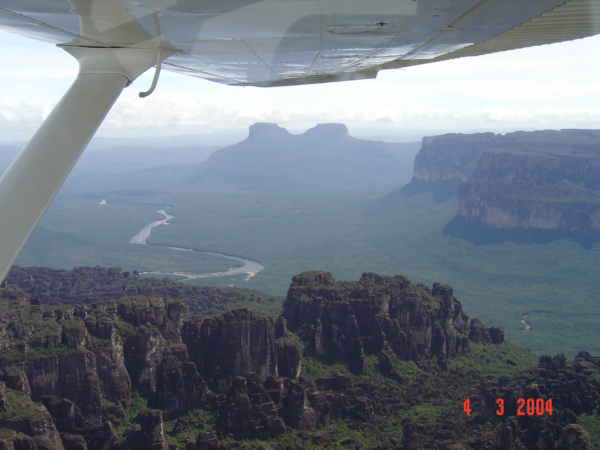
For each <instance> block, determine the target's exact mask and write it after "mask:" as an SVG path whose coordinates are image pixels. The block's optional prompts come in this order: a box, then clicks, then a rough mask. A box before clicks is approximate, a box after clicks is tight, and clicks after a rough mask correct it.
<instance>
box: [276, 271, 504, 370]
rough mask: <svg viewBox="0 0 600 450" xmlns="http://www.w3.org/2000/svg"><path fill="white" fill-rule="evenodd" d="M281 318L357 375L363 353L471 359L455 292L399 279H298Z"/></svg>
mask: <svg viewBox="0 0 600 450" xmlns="http://www.w3.org/2000/svg"><path fill="white" fill-rule="evenodd" d="M283 316H284V317H285V319H286V321H287V324H288V326H289V327H296V328H299V329H300V335H301V336H302V337H303V338H304V339H305V340H309V341H310V342H311V343H312V344H313V345H314V347H315V349H316V351H317V352H318V353H321V354H323V353H325V351H326V348H327V346H335V347H336V349H337V350H338V351H339V353H340V355H341V356H342V357H343V358H345V359H346V360H348V362H349V363H350V366H351V368H352V369H353V370H354V371H356V372H358V373H362V372H363V371H364V361H365V352H369V353H380V352H383V353H387V354H389V353H390V351H392V353H393V354H394V355H396V356H398V357H399V358H402V359H405V360H414V361H418V360H423V359H426V358H429V357H431V356H440V357H443V358H447V357H451V356H454V355H456V354H461V353H464V354H468V353H469V340H468V337H469V325H468V320H469V318H468V317H467V315H466V314H465V313H464V312H463V311H462V307H461V305H460V303H459V302H458V300H456V298H455V297H454V296H453V291H452V288H451V287H450V286H445V285H441V284H439V283H436V284H434V285H433V288H432V289H429V288H427V287H425V286H423V285H419V286H415V285H413V284H411V282H410V280H409V279H408V278H406V277H402V276H400V275H396V276H395V277H386V276H380V275H376V274H373V273H365V274H363V276H362V277H361V278H360V280H359V281H357V282H336V281H335V279H334V278H333V277H332V276H331V274H330V273H328V272H305V273H302V274H300V275H296V276H295V277H294V278H293V281H292V284H291V286H290V289H289V291H288V296H287V298H286V300H285V302H284V305H283ZM498 339H499V338H498ZM488 340H489V341H490V342H491V340H490V339H488ZM384 364H385V363H384Z"/></svg>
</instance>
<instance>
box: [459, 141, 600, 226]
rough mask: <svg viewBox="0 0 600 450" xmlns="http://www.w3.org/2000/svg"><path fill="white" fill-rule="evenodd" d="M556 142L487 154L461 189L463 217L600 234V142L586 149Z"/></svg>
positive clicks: (485, 222)
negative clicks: (598, 232)
mask: <svg viewBox="0 0 600 450" xmlns="http://www.w3.org/2000/svg"><path fill="white" fill-rule="evenodd" d="M553 138H554V136H552V134H550V133H548V134H547V135H541V136H539V139H538V142H537V143H535V144H534V143H527V144H525V145H523V144H521V145H518V144H519V143H518V142H517V143H515V145H514V146H502V147H497V148H495V149H493V150H491V151H488V152H486V153H484V154H483V155H482V156H481V158H480V159H479V163H478V165H477V170H476V171H475V173H474V174H473V176H472V177H471V179H470V180H468V181H466V182H465V183H463V184H462V185H461V187H460V196H459V198H460V204H459V211H458V215H457V217H458V218H460V219H463V220H464V221H465V222H466V223H472V224H483V225H488V226H492V227H495V228H500V229H513V230H529V229H534V230H553V231H560V232H568V233H570V232H576V233H589V232H597V231H600V140H598V144H597V147H593V148H586V145H587V144H588V140H587V139H586V140H584V143H583V144H581V147H583V148H580V147H578V146H577V145H575V144H573V143H571V145H570V146H569V145H568V143H569V142H570V141H569V140H568V139H563V140H565V141H566V142H564V147H563V146H560V141H559V142H558V143H557V142H555V141H554V139H553ZM599 139H600V136H599ZM597 152H598V153H597Z"/></svg>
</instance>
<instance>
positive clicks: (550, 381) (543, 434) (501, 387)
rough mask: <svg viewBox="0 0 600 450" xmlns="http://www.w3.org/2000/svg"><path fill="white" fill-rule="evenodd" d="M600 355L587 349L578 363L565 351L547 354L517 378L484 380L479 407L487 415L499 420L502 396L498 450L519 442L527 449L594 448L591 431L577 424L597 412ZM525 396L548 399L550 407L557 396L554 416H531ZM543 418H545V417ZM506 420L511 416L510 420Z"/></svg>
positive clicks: (545, 401) (581, 354)
mask: <svg viewBox="0 0 600 450" xmlns="http://www.w3.org/2000/svg"><path fill="white" fill-rule="evenodd" d="M599 380H600V358H599V357H592V356H590V354H589V353H588V352H586V351H581V352H579V354H578V355H577V357H576V358H575V359H574V360H573V361H572V362H567V360H566V357H565V355H563V354H560V355H557V356H555V357H551V356H550V355H543V356H542V357H540V360H539V367H538V369H537V370H535V371H531V372H527V373H524V374H522V375H521V376H520V377H518V378H517V379H509V378H507V377H502V378H500V379H499V380H497V381H494V380H491V379H488V380H482V381H481V386H480V391H479V398H478V405H479V415H480V416H481V417H482V418H484V419H495V418H498V416H497V413H496V411H497V410H498V405H497V400H498V399H502V400H503V402H504V403H503V404H504V411H505V414H504V416H503V420H504V423H503V425H502V427H501V428H500V430H499V431H498V434H497V436H496V440H495V445H494V449H496V450H501V449H505V448H513V447H514V445H515V443H516V442H517V440H519V441H521V442H522V443H524V444H525V445H526V446H527V448H533V447H534V445H537V446H538V448H540V449H542V448H544V449H567V448H581V449H584V448H585V449H588V448H590V443H589V434H588V433H587V431H585V430H584V429H583V428H581V427H580V426H578V425H576V424H575V422H576V421H577V416H579V415H580V414H584V413H585V414H589V415H592V414H595V411H596V410H597V408H598V403H597V402H598V399H600V383H599ZM519 399H526V400H527V399H533V400H534V401H536V408H538V406H537V400H538V399H542V401H543V404H544V408H546V409H547V408H548V406H547V405H548V401H549V400H551V405H550V406H551V407H552V409H553V411H552V414H551V415H550V414H548V413H547V412H545V413H544V414H540V415H537V409H536V414H534V415H529V414H526V413H525V411H526V408H525V407H522V408H521V412H522V413H523V414H522V415H519V414H517V412H518V408H519V406H520V404H519ZM539 416H543V417H542V418H543V421H540V417H539ZM504 418H506V419H504Z"/></svg>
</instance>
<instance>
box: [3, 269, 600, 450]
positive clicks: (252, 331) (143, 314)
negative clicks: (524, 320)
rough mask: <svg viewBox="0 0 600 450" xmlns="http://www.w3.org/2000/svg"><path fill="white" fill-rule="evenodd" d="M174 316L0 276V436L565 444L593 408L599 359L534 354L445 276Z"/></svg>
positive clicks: (181, 305)
mask: <svg viewBox="0 0 600 450" xmlns="http://www.w3.org/2000/svg"><path fill="white" fill-rule="evenodd" d="M37 303H39V302H37ZM185 310H186V300H185V299H177V300H174V299H170V300H164V299H163V298H160V297H139V296H135V297H132V296H130V297H125V298H121V299H118V300H115V301H108V302H95V303H92V304H81V305H62V306H61V305H40V304H33V303H32V301H31V298H30V297H29V296H28V295H27V294H26V293H24V292H23V291H22V290H20V289H18V288H16V287H14V286H8V287H6V288H0V350H1V352H0V448H7V449H29V450H36V449H39V450H41V449H46V450H62V449H66V450H70V449H78V450H100V449H103V450H125V449H132V450H136V449H140V450H141V449H154V450H167V449H169V450H184V449H185V450H190V449H193V450H205V449H219V450H228V449H250V448H257V447H260V448H265V447H269V448H273V449H277V450H284V449H288V448H289V449H305V448H309V449H310V448H325V447H331V448H342V447H344V448H345V447H349V448H371V449H374V448H386V449H397V448H403V449H404V448H419V447H420V448H454V447H453V445H455V444H457V443H458V444H460V445H461V446H462V447H461V448H464V449H471V450H483V449H494V450H501V449H505V448H520V447H523V446H525V448H533V447H531V445H533V444H532V443H538V442H541V443H542V444H543V445H545V447H539V448H562V447H560V445H562V442H563V441H564V442H567V443H572V442H574V441H573V439H580V438H581V439H583V440H584V442H585V436H586V433H587V431H586V430H585V429H584V428H582V427H581V426H580V425H577V424H576V423H577V421H578V420H579V419H578V418H579V417H580V416H581V415H582V414H586V415H590V417H591V416H592V415H594V414H595V412H596V411H597V410H598V407H599V406H598V400H599V399H600V392H599V390H600V384H598V379H600V378H599V377H600V359H598V358H594V357H591V356H590V355H589V354H587V353H586V352H581V353H580V354H579V356H578V357H577V358H576V359H575V361H574V362H572V363H570V362H567V361H566V358H565V357H564V355H563V356H561V355H558V356H556V357H555V358H551V357H549V356H543V357H542V358H541V359H540V360H539V363H538V361H537V358H536V357H535V356H534V355H532V354H531V353H529V352H528V351H526V350H524V349H520V348H518V347H515V346H513V345H512V344H510V343H508V342H505V341H504V332H503V330H502V329H500V328H496V327H489V328H488V327H486V326H484V324H483V323H482V322H481V321H480V320H478V319H471V320H469V318H468V317H467V316H466V314H465V313H464V312H463V310H462V307H461V304H460V302H459V301H458V300H457V299H456V298H455V297H454V295H453V290H452V288H451V287H450V286H447V285H442V284H439V283H436V284H434V285H433V286H432V287H431V288H429V287H426V286H424V285H421V284H420V285H414V284H412V283H411V282H410V280H409V279H407V278H405V277H403V276H400V275H397V276H394V277H389V276H380V275H376V274H373V273H365V274H363V276H362V277H361V278H360V280H358V281H350V282H344V281H342V282H340V281H336V280H335V279H334V278H333V277H332V275H331V274H330V273H328V272H320V271H313V272H305V273H301V274H299V275H297V276H295V277H294V278H293V281H292V284H291V285H290V289H289V292H288V295H287V297H286V300H285V302H284V308H283V314H282V315H281V316H279V318H278V319H277V320H274V319H273V318H272V317H271V316H268V315H265V314H263V313H260V312H256V311H253V310H250V309H247V308H238V309H234V310H231V311H227V312H225V313H223V314H220V315H217V316H213V317H201V316H198V315H194V314H189V313H187V314H186V311H185ZM494 380H497V381H494ZM522 397H525V398H534V399H537V398H543V399H544V400H545V401H546V400H547V398H548V397H551V398H552V399H553V401H554V414H553V416H551V417H550V416H545V417H544V418H543V420H542V419H536V420H533V419H532V420H525V419H523V418H520V417H514V414H516V412H515V411H516V409H515V408H516V407H518V405H516V400H518V398H522ZM497 398H502V399H503V400H504V401H505V404H506V410H507V415H506V416H502V417H500V416H498V415H497V414H495V412H494V405H495V401H496V399H497ZM466 399H468V400H469V401H470V402H471V403H470V405H471V406H470V407H471V408H472V411H473V412H472V413H470V414H471V415H467V414H466V413H465V411H464V408H463V404H464V402H465V400H466ZM515 405H516V406H515ZM474 416H475V417H474ZM582 436H583V438H582ZM519 446H520V447H519ZM565 448H566V447H565ZM581 448H586V449H587V448H589V446H588V447H585V446H584V447H581Z"/></svg>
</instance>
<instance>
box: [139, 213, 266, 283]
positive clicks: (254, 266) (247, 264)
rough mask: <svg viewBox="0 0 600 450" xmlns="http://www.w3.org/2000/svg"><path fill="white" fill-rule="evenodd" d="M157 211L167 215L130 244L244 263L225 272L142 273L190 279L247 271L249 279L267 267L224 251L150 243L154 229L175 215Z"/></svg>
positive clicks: (146, 228)
mask: <svg viewBox="0 0 600 450" xmlns="http://www.w3.org/2000/svg"><path fill="white" fill-rule="evenodd" d="M156 212H157V213H159V214H162V215H163V216H165V218H164V219H162V220H157V221H155V222H152V223H150V224H148V225H146V226H145V227H144V228H142V230H141V231H140V232H139V233H138V234H136V235H135V236H133V237H132V238H131V240H130V241H129V243H130V244H141V245H151V246H154V247H167V248H170V249H172V250H178V251H182V252H195V253H204V254H206V255H217V256H222V257H223V258H228V259H235V260H236V261H241V262H242V263H244V265H243V266H241V267H232V268H230V269H229V270H226V271H224V272H215V273H192V272H166V271H157V272H142V273H144V274H154V275H165V276H168V275H171V276H178V277H186V278H188V279H195V278H210V277H224V276H227V275H237V274H240V273H245V274H246V275H247V277H246V278H244V280H243V281H248V280H249V279H250V278H252V277H253V276H254V275H256V274H257V273H258V272H260V271H261V270H263V269H264V268H265V267H264V266H263V265H262V264H261V263H259V262H258V261H253V260H251V259H246V258H240V257H239V256H231V255H224V254H223V253H218V252H205V251H200V250H194V249H192V248H184V247H174V246H170V245H158V244H148V243H147V242H146V240H147V239H148V238H149V237H150V233H151V232H152V229H153V228H155V227H157V226H159V225H170V224H169V220H171V219H172V218H173V217H175V216H173V215H171V214H168V213H167V212H166V211H165V210H164V209H159V210H157V211H156ZM231 286H233V285H231Z"/></svg>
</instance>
